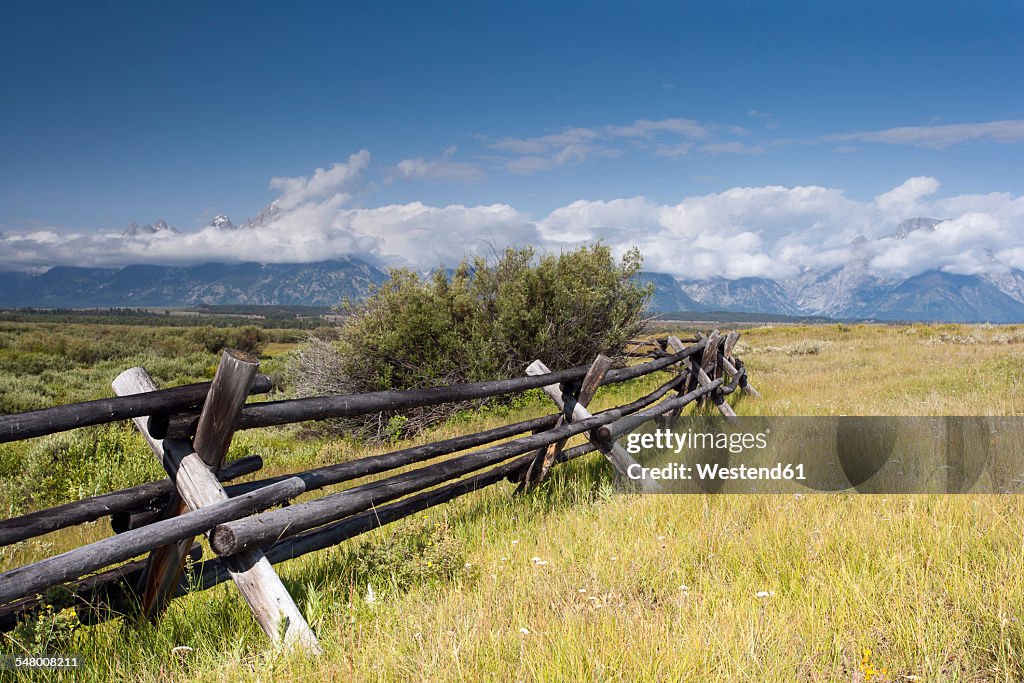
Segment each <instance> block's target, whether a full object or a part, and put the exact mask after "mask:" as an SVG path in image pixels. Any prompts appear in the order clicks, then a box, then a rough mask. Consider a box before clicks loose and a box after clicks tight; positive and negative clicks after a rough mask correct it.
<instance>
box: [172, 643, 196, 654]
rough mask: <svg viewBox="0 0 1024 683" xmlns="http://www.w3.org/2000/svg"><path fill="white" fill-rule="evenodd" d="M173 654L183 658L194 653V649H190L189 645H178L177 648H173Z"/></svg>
mask: <svg viewBox="0 0 1024 683" xmlns="http://www.w3.org/2000/svg"><path fill="white" fill-rule="evenodd" d="M171 652H173V653H174V654H176V655H179V656H181V657H185V656H187V655H188V654H189V653H191V652H192V648H190V647H189V646H188V645H178V646H176V647H172V648H171Z"/></svg>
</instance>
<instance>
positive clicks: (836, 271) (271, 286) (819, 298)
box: [0, 204, 1024, 323]
mask: <svg viewBox="0 0 1024 683" xmlns="http://www.w3.org/2000/svg"><path fill="white" fill-rule="evenodd" d="M276 211H277V207H276V206H275V205H274V204H271V205H270V206H268V207H267V208H266V209H264V210H263V212H261V213H260V215H259V216H257V217H256V218H254V219H251V220H249V221H246V222H245V223H243V224H242V225H241V226H236V225H235V224H234V223H233V222H232V221H231V219H230V218H228V217H227V216H225V215H218V216H215V217H214V218H213V220H212V221H211V223H210V225H209V226H208V229H209V228H212V229H216V230H245V229H249V228H252V227H255V226H258V225H261V224H263V223H264V222H265V221H267V220H269V219H270V218H272V217H273V215H274V214H275V213H276ZM940 222H941V221H939V220H937V219H932V218H914V219H910V220H907V221H904V222H903V223H901V224H900V225H899V226H898V227H897V229H896V231H895V232H894V233H892V234H891V235H890V237H892V238H895V239H905V238H906V237H907V236H908V235H909V234H911V233H913V232H915V231H918V230H923V231H933V230H934V229H935V226H936V225H937V224H938V223H940ZM160 232H166V233H167V234H168V236H167V239H172V238H173V235H174V234H177V233H178V231H177V230H175V229H174V228H173V227H170V226H169V225H167V223H166V222H164V221H156V222H155V223H153V224H152V225H149V224H147V225H143V226H139V225H138V224H135V223H132V224H131V225H129V226H128V227H127V228H126V229H125V230H124V232H123V233H122V234H123V236H124V238H125V239H136V238H138V237H140V236H147V235H153V234H156V233H160ZM864 243H866V240H863V239H862V238H861V239H860V240H855V241H854V242H853V244H852V246H853V255H854V258H852V259H851V260H850V261H849V262H848V263H846V264H845V265H843V266H842V267H837V268H832V269H819V270H813V269H808V270H806V271H804V272H803V273H801V274H800V275H799V276H797V277H794V278H791V279H787V280H771V279H767V278H757V277H748V278H739V279H732V280H728V279H724V278H713V279H705V280H687V279H679V278H676V277H674V276H672V275H669V274H666V273H655V272H644V273H641V274H640V275H639V276H638V279H639V280H641V281H643V282H645V283H649V284H651V285H652V286H653V289H654V296H653V298H652V302H651V309H652V312H655V313H658V312H661V313H664V312H691V313H692V312H712V311H725V312H736V313H761V314H775V315H787V316H815V317H827V318H834V319H849V320H883V321H895V320H924V321H943V322H993V323H1007V322H1024V271H1021V270H1015V269H1006V268H999V269H994V270H993V273H992V274H985V275H958V274H953V273H947V272H944V271H938V270H933V271H927V272H924V273H920V274H918V275H915V276H913V277H910V278H906V279H886V278H882V277H879V276H877V275H875V274H873V273H872V271H871V270H870V269H869V268H868V264H869V260H870V257H869V254H868V252H867V250H866V249H865V250H858V247H859V246H860V245H862V244H864ZM386 279H387V274H386V273H385V272H383V271H382V270H380V269H378V268H377V267H375V266H373V265H371V264H370V263H369V262H367V261H366V260H363V259H360V258H358V257H354V256H352V257H345V258H340V259H334V260H329V261H320V262H315V263H297V264H288V263H280V264H260V263H228V264H225V263H206V264H202V265H195V266H160V265H131V266H125V267H121V268H84V267H73V266H57V267H54V268H50V269H49V270H46V271H45V272H42V273H25V272H0V307H6V308H15V307H25V306H33V307H37V308H92V307H114V306H117V307H146V306H195V305H201V304H250V305H261V304H262V305H266V304H277V305H311V306H330V305H336V304H339V303H341V302H342V301H343V300H344V299H353V300H357V299H359V298H362V297H364V296H366V294H367V293H368V292H369V291H370V289H371V287H372V286H373V285H375V284H379V283H381V282H383V281H384V280H386Z"/></svg>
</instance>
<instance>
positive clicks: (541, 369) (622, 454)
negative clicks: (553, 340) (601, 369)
mask: <svg viewBox="0 0 1024 683" xmlns="http://www.w3.org/2000/svg"><path fill="white" fill-rule="evenodd" d="M550 372H551V371H550V370H549V369H548V366H546V365H544V363H543V362H541V361H540V360H535V361H533V362H532V363H530V365H529V367H527V368H526V374H527V375H532V376H539V375H546V374H548V373H550ZM544 393H545V394H547V395H548V397H549V398H550V399H551V400H552V401H554V403H555V405H556V406H558V409H559V410H560V411H562V412H563V413H567V412H568V411H567V410H566V407H565V400H564V398H563V397H562V390H561V388H560V387H559V385H558V384H548V385H546V386H545V387H544ZM591 417H593V415H591V414H590V411H589V410H587V409H586V408H585V407H583V406H582V405H580V403H579V402H577V403H576V404H575V405H574V406H572V413H571V418H572V419H571V421H572V422H579V421H580V420H586V419H589V418H591ZM595 431H596V430H595ZM587 438H588V439H590V442H591V443H592V444H594V445H595V446H596V447H597V449H598V450H599V451H601V453H603V454H604V457H605V458H607V459H608V462H610V463H611V464H612V466H613V467H614V468H615V469H616V470H617V471H618V472H619V474H621V475H622V476H623V477H626V479H627V480H629V481H634V480H633V479H632V477H630V476H629V467H630V465H638V466H639V463H638V462H637V461H636V460H635V459H634V458H633V456H631V455H630V454H629V453H627V452H626V449H625V448H623V447H622V446H620V445H619V444H618V443H617V442H616V441H615V439H611V438H609V439H604V438H602V437H601V436H599V435H598V434H596V433H594V432H588V433H587ZM640 485H641V487H642V489H643V490H644V491H655V490H657V488H658V487H657V483H656V482H654V481H650V480H647V479H643V480H641V481H640Z"/></svg>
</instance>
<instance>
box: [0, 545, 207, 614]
mask: <svg viewBox="0 0 1024 683" xmlns="http://www.w3.org/2000/svg"><path fill="white" fill-rule="evenodd" d="M202 558H203V548H202V546H200V545H199V544H198V543H196V544H194V545H193V546H192V548H191V549H190V550H189V559H190V560H191V561H192V562H193V563H194V564H195V566H197V567H201V566H202V565H201V564H200V560H202ZM145 564H146V561H145V560H132V561H131V562H126V563H124V564H122V565H118V566H117V567H114V568H113V569H107V570H104V571H102V572H99V573H97V574H92V575H90V576H87V577H85V578H83V579H78V580H76V581H72V582H70V583H67V584H65V585H63V586H61V587H60V588H61V590H58V591H54V590H53V589H51V590H50V591H48V595H47V596H46V597H44V596H42V595H39V594H36V595H32V596H29V597H25V598H22V599H20V600H15V601H14V602H10V603H7V604H6V605H2V606H0V633H2V632H5V631H11V630H13V629H14V628H16V627H17V625H18V623H19V621H20V620H23V619H24V618H26V617H28V616H30V615H32V614H34V613H35V612H37V611H38V610H39V609H41V608H42V607H43V606H44V605H47V604H50V605H52V606H53V607H55V608H57V609H63V608H65V607H73V608H75V610H76V611H77V612H78V619H79V620H80V621H81V622H82V623H83V624H98V623H100V622H103V621H106V620H107V619H110V618H112V617H115V616H124V615H127V614H130V613H131V612H134V611H137V610H136V609H135V608H136V606H137V603H138V595H137V594H136V593H135V584H136V583H137V581H138V577H139V576H140V575H141V574H142V570H143V568H144V567H145ZM199 576H201V574H200V573H199V572H197V573H196V575H190V576H189V577H188V579H187V580H183V581H182V585H181V586H180V589H181V592H182V594H184V593H185V592H186V591H187V590H188V588H189V583H190V582H193V581H196V580H197V579H198V578H199Z"/></svg>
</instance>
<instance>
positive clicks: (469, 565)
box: [462, 562, 473, 569]
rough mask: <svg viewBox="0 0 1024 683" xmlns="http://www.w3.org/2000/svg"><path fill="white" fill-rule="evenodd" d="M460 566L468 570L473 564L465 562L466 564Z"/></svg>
mask: <svg viewBox="0 0 1024 683" xmlns="http://www.w3.org/2000/svg"><path fill="white" fill-rule="evenodd" d="M462 566H463V567H465V568H466V569H469V568H470V567H472V566H473V563H472V562H467V563H466V564H464V565H462Z"/></svg>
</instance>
